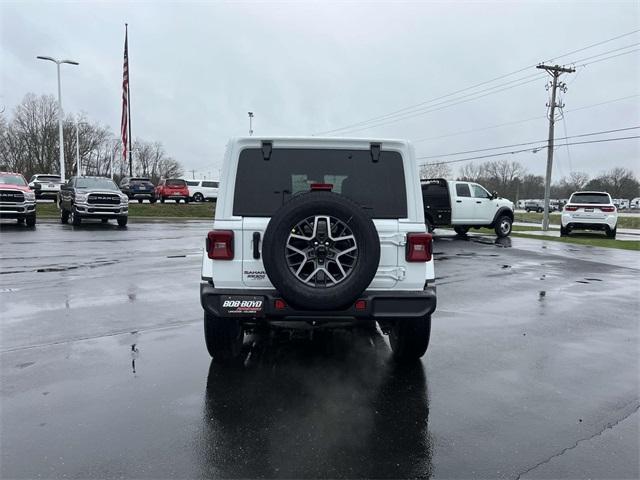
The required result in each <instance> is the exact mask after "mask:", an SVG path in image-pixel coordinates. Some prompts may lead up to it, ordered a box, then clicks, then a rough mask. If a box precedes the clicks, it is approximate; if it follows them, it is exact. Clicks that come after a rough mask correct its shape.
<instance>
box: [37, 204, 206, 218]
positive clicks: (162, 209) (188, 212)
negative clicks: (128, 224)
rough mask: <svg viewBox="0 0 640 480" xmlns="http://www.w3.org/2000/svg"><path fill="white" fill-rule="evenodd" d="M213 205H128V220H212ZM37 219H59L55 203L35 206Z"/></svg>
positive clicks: (58, 211)
mask: <svg viewBox="0 0 640 480" xmlns="http://www.w3.org/2000/svg"><path fill="white" fill-rule="evenodd" d="M215 209H216V204H215V203H209V202H205V203H190V204H188V205H187V204H184V203H174V202H171V203H130V204H129V218H173V219H180V218H213V214H214V212H215ZM36 213H37V215H38V216H39V217H43V218H47V217H59V216H60V210H58V207H57V206H56V204H55V203H38V204H36Z"/></svg>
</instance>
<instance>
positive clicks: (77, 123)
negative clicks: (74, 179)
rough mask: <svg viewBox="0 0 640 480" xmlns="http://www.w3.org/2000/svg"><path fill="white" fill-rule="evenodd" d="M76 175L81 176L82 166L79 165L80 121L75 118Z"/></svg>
mask: <svg viewBox="0 0 640 480" xmlns="http://www.w3.org/2000/svg"><path fill="white" fill-rule="evenodd" d="M76 169H77V172H76V174H77V175H78V176H79V177H81V176H82V166H81V165H80V120H79V119H78V117H76Z"/></svg>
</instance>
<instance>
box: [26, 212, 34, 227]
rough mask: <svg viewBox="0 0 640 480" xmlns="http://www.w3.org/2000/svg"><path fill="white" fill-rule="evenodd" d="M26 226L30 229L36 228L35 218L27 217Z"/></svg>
mask: <svg viewBox="0 0 640 480" xmlns="http://www.w3.org/2000/svg"><path fill="white" fill-rule="evenodd" d="M26 224H27V227H30V228H32V227H35V226H36V216H35V215H29V216H28V217H27V220H26Z"/></svg>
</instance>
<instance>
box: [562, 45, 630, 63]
mask: <svg viewBox="0 0 640 480" xmlns="http://www.w3.org/2000/svg"><path fill="white" fill-rule="evenodd" d="M638 45H640V42H636V43H632V44H630V45H626V46H624V47H619V48H614V49H613V50H608V51H606V52H602V53H598V54H597V55H591V56H590V57H585V58H581V59H580V60H574V61H573V62H571V63H574V64H575V63H579V62H584V61H585V60H591V59H592V58H598V57H602V56H603V55H608V54H610V53H615V52H619V51H620V50H626V49H627V48H631V47H637V46H638Z"/></svg>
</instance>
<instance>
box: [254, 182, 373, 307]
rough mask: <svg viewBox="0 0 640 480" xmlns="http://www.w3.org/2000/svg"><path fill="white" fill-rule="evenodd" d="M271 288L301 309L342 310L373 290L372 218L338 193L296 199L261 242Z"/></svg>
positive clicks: (279, 214)
mask: <svg viewBox="0 0 640 480" xmlns="http://www.w3.org/2000/svg"><path fill="white" fill-rule="evenodd" d="M262 255H263V262H264V269H265V272H266V273H267V275H268V277H269V279H270V280H271V283H273V285H274V287H275V288H276V289H277V290H278V292H280V295H282V297H283V298H284V300H285V301H286V302H287V303H288V304H289V305H291V306H293V307H295V308H298V309H310V310H338V309H343V308H347V307H349V306H350V305H352V304H353V303H354V302H355V300H357V299H358V296H359V295H360V294H361V293H362V292H363V291H364V290H365V289H366V288H367V287H368V286H369V284H370V283H371V281H372V280H373V277H374V276H375V274H376V271H377V270H378V264H379V263H380V239H379V237H378V231H377V230H376V227H375V225H374V224H373V221H372V220H371V218H370V217H369V215H368V214H367V213H366V212H365V211H364V210H363V209H362V208H361V207H360V206H359V205H358V204H357V203H355V202H354V201H352V200H350V199H349V198H347V197H344V196H342V195H339V194H337V193H333V192H318V191H315V192H309V193H304V194H301V195H297V196H295V197H293V198H292V199H291V200H290V201H288V202H287V203H286V204H284V205H283V206H282V207H281V208H280V209H279V210H278V211H277V212H275V214H274V215H273V216H272V217H271V220H270V222H269V225H268V226H267V229H266V231H265V234H264V240H263V243H262Z"/></svg>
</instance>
